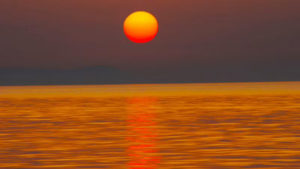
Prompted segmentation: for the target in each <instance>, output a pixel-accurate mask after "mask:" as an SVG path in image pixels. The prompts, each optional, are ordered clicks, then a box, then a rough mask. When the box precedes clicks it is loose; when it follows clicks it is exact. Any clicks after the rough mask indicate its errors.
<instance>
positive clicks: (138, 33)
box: [124, 11, 158, 43]
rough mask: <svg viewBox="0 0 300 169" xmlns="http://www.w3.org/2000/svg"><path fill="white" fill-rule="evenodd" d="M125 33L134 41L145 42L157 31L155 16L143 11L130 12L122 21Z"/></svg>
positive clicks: (153, 36)
mask: <svg viewBox="0 0 300 169" xmlns="http://www.w3.org/2000/svg"><path fill="white" fill-rule="evenodd" d="M124 32H125V35H126V36H127V37H128V39H130V40H131V41H133V42H135V43H146V42H149V41H151V40H153V39H154V38H155V36H156V35H157V33H158V21H157V20H156V18H155V16H153V15H152V14H150V13H148V12H145V11H137V12H134V13H132V14H130V15H129V16H128V17H127V18H126V20H125V22H124Z"/></svg>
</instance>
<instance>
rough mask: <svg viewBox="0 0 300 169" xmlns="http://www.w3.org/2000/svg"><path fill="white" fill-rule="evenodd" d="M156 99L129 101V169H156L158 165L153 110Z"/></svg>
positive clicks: (134, 99) (145, 98)
mask: <svg viewBox="0 0 300 169" xmlns="http://www.w3.org/2000/svg"><path fill="white" fill-rule="evenodd" d="M155 103H156V99H155V98H147V97H144V98H143V97H141V98H139V97H137V98H132V99H129V108H128V110H129V116H128V127H129V129H130V130H129V132H130V133H129V134H128V135H129V136H130V137H128V140H129V141H130V143H131V146H130V147H128V155H129V157H130V161H129V163H128V166H129V167H128V168H129V169H157V168H158V165H159V163H160V157H159V156H158V152H159V150H158V141H157V140H158V138H157V135H156V132H157V131H156V130H155V127H156V122H155V119H156V113H155V111H154V110H153V108H154V107H155Z"/></svg>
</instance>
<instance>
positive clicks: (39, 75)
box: [0, 66, 300, 86]
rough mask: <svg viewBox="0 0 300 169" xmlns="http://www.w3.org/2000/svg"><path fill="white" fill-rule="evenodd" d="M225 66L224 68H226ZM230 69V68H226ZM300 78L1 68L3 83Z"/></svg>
mask: <svg viewBox="0 0 300 169" xmlns="http://www.w3.org/2000/svg"><path fill="white" fill-rule="evenodd" d="M223 70H224V69H223ZM225 70H226V69H225ZM249 72H250V73H249ZM268 81H300V72H299V71H294V72H290V71H289V72H284V71H283V72H281V71H280V70H278V71H260V70H257V71H249V70H245V71H244V72H243V71H234V70H227V71H219V72H218V71H214V70H209V69H206V71H205V70H203V71H201V70H200V71H199V70H197V71H192V72H185V71H184V70H177V71H173V72H161V73H160V72H158V73H157V72H156V73H152V74H151V73H150V74H146V75H145V74H142V73H139V72H136V73H135V72H129V71H125V70H120V69H118V68H114V67H110V66H93V67H85V68H76V69H34V68H30V69H26V68H22V69H12V68H0V86H18V85H20V86H22V85H87V84H91V85H93V84H140V83H201V82H204V83H208V82H268Z"/></svg>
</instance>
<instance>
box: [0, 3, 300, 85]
mask: <svg viewBox="0 0 300 169" xmlns="http://www.w3.org/2000/svg"><path fill="white" fill-rule="evenodd" d="M299 9H300V1H299V0H226V1H225V0H151V1H150V0H26V1H24V0H1V1H0V68H7V69H19V68H28V69H31V68H38V69H73V68H81V67H91V66H111V67H114V68H118V69H121V70H123V71H128V72H131V73H135V74H137V75H138V76H142V77H145V78H147V77H149V78H154V79H155V78H156V80H157V81H160V80H162V81H164V80H171V81H199V82H200V81H202V80H203V81H285V80H300V68H299V67H300V66H299V65H300V47H299V45H300V12H299ZM139 10H146V11H148V12H151V13H153V14H154V15H155V16H156V17H157V19H158V22H159V27H160V30H159V33H158V35H157V37H156V38H155V39H154V40H153V41H151V42H150V43H147V44H135V43H132V42H130V41H129V40H128V39H127V38H126V37H125V35H124V33H123V21H124V20H125V18H126V17H127V16H128V15H129V14H130V13H132V12H134V11H139Z"/></svg>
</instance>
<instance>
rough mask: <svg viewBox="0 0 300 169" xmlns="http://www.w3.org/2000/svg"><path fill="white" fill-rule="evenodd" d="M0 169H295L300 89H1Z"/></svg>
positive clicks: (280, 85)
mask: <svg viewBox="0 0 300 169" xmlns="http://www.w3.org/2000/svg"><path fill="white" fill-rule="evenodd" d="M0 168H1V169H299V168H300V82H264V83H199V84H196V83H195V84H136V85H82V86H80V85H74V86H71V85H70V86H68V85H65V86H2V87H0Z"/></svg>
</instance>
